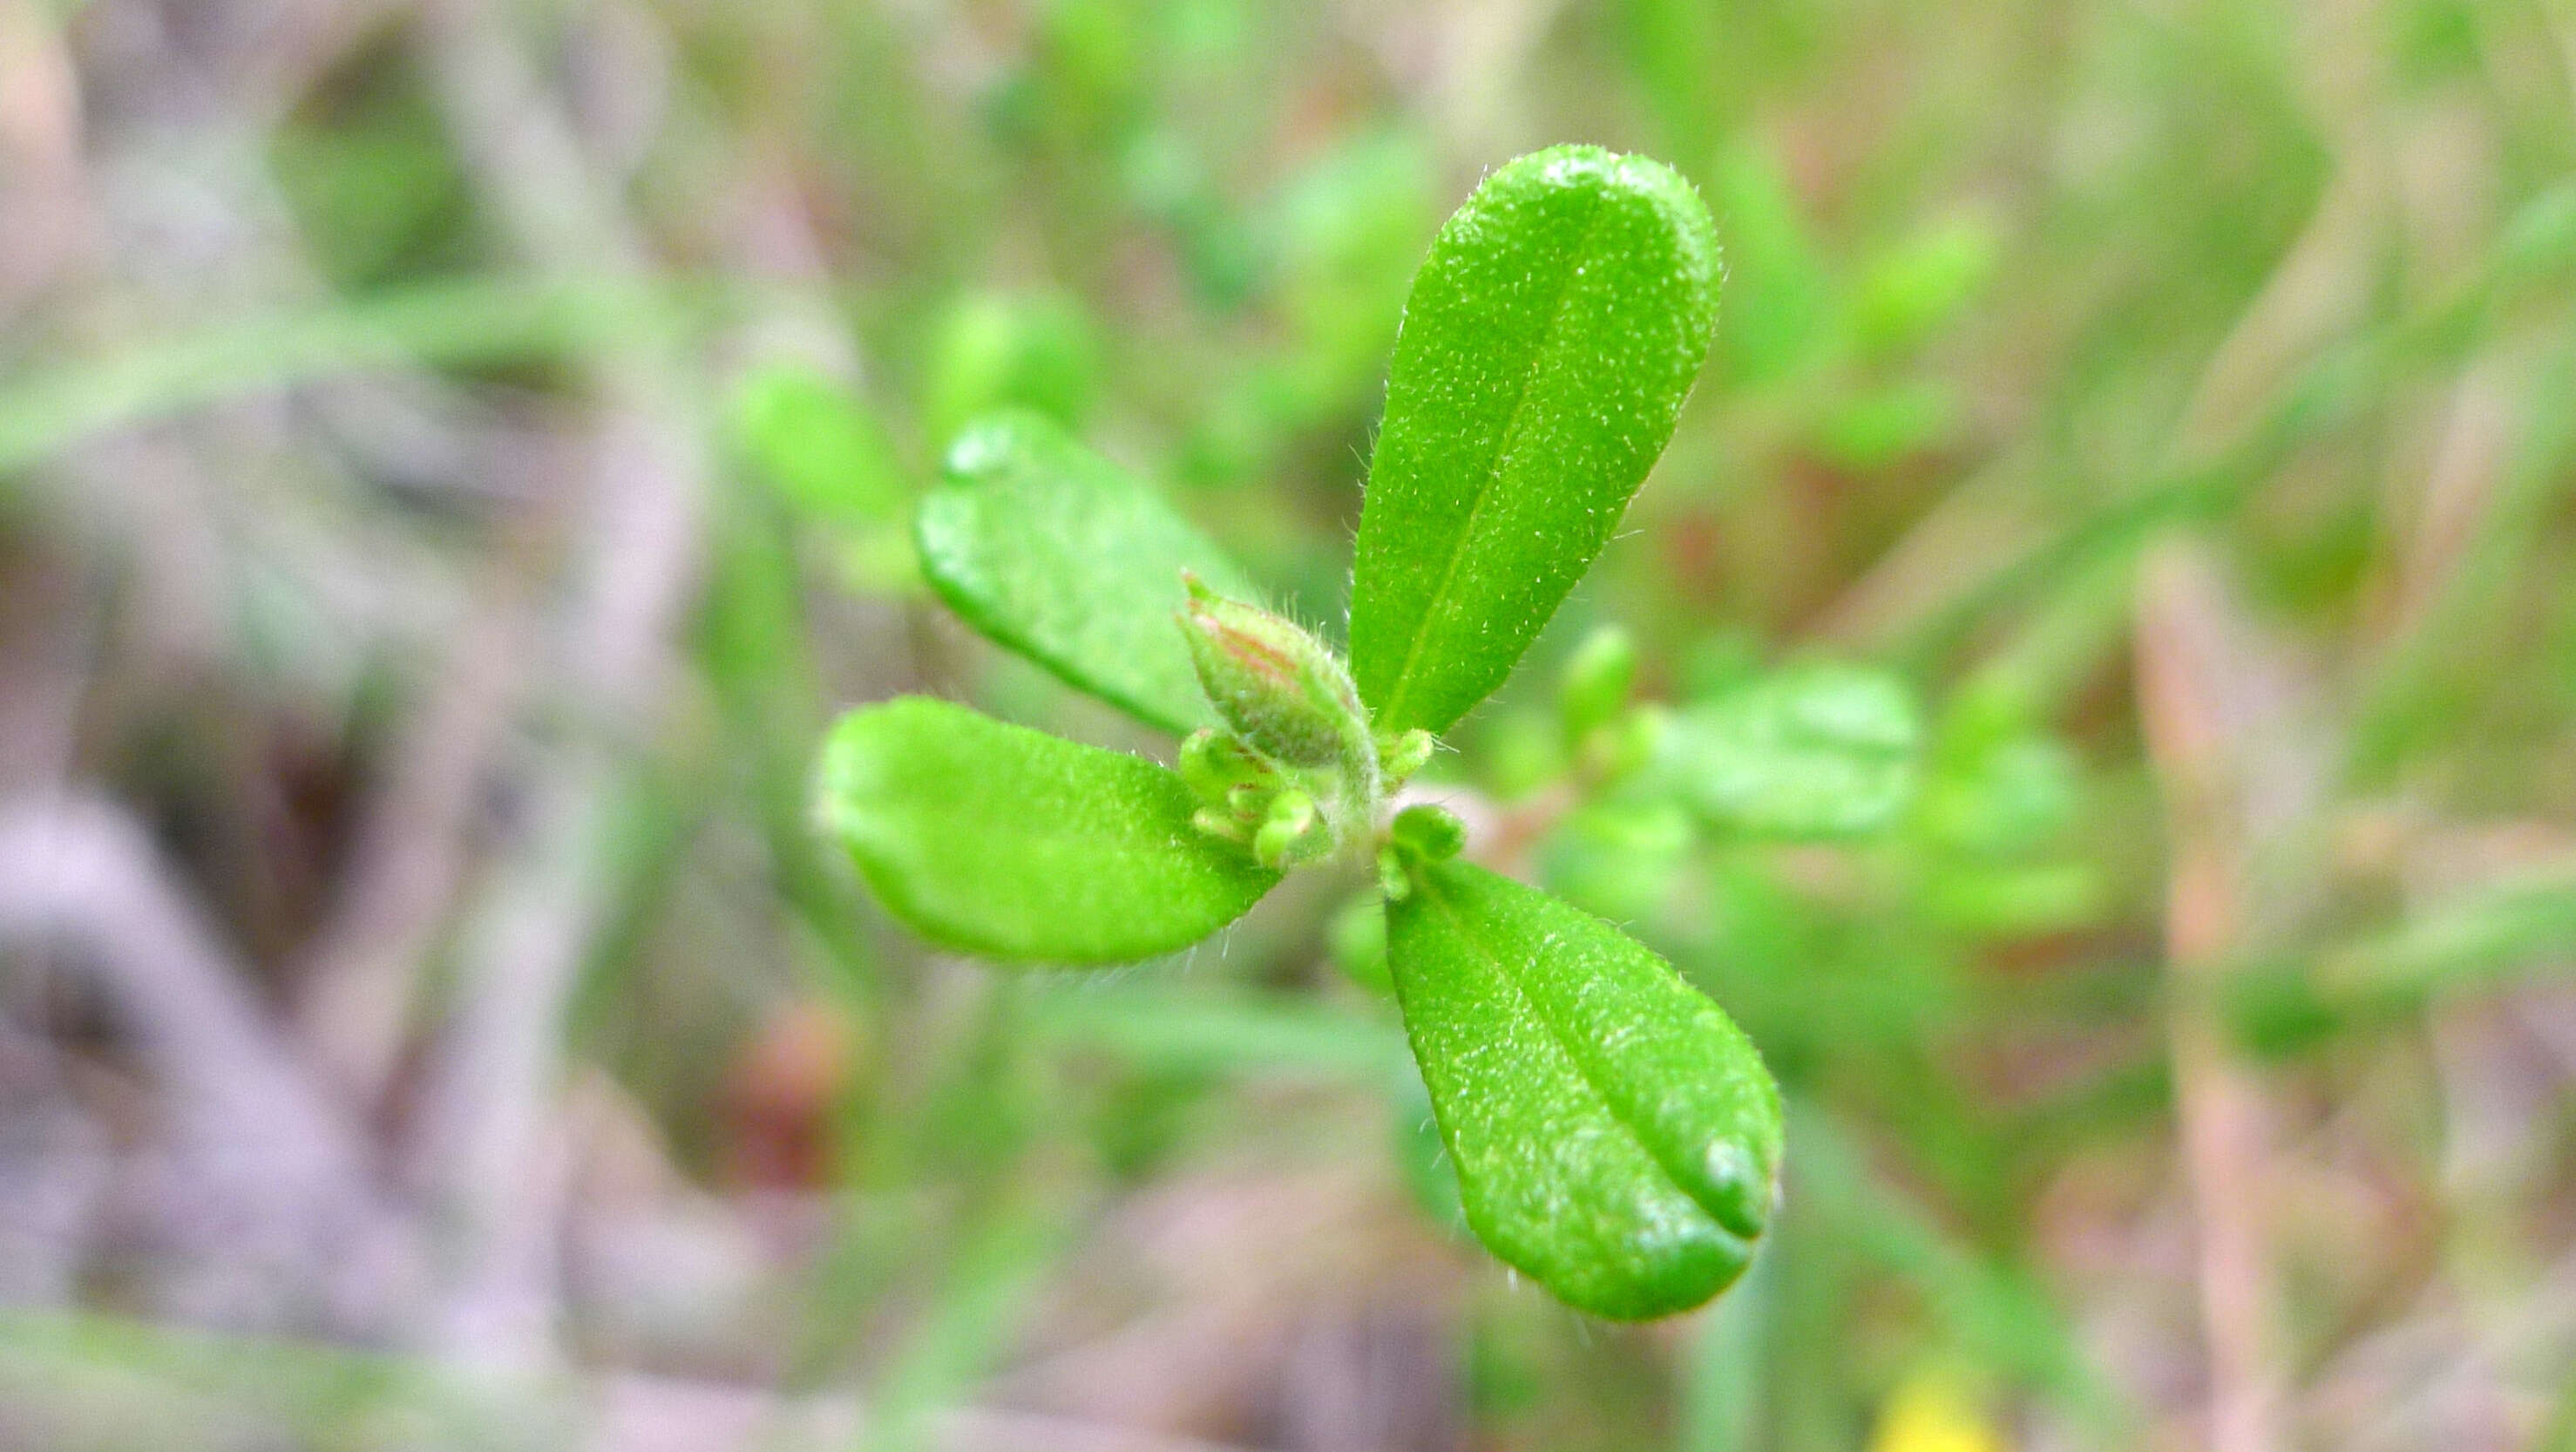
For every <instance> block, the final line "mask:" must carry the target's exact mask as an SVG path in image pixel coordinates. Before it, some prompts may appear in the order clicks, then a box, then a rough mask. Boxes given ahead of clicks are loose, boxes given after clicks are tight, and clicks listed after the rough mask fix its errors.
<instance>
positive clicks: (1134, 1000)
mask: <svg viewBox="0 0 2576 1452" xmlns="http://www.w3.org/2000/svg"><path fill="white" fill-rule="evenodd" d="M1028 1015H1029V1025H1030V1027H1031V1028H1033V1029H1034V1030H1036V1031H1037V1032H1039V1033H1041V1034H1044V1035H1045V1036H1047V1037H1048V1038H1050V1039H1053V1040H1055V1041H1057V1042H1059V1043H1062V1044H1066V1045H1071V1046H1079V1047H1081V1048H1085V1049H1093V1050H1099V1051H1102V1052H1106V1053H1111V1054H1115V1055H1117V1056H1118V1057H1119V1058H1121V1059H1124V1060H1126V1061H1127V1062H1129V1063H1131V1064H1134V1065H1136V1066H1137V1067H1139V1068H1144V1069H1151V1070H1153V1071H1155V1072H1157V1073H1165V1074H1227V1075H1248V1074H1263V1073H1268V1074H1278V1073H1286V1074H1290V1075H1294V1076H1298V1077H1312V1078H1328V1079H1333V1080H1339V1081H1342V1082H1346V1083H1351V1084H1371V1085H1373V1084H1375V1082H1376V1076H1377V1075H1378V1074H1379V1073H1380V1072H1381V1071H1382V1070H1383V1069H1384V1068H1385V1065H1386V1061H1387V1056H1388V1055H1390V1054H1400V1053H1402V1036H1401V1035H1399V1034H1398V1033H1397V1032H1396V1031H1395V1029H1394V1028H1393V1026H1392V1025H1388V1024H1385V1023H1381V1022H1378V1021H1375V1020H1373V1019H1370V1018H1366V1017H1362V1016H1359V1015H1355V1014H1352V1013H1350V1012H1347V1011H1344V1010H1341V1009H1337V1008H1334V1007H1331V1006H1328V1005H1324V1004H1319V1003H1317V1002H1315V1001H1314V1000H1313V999H1311V998H1304V997H1290V996H1287V995H1284V994H1275V993H1273V994H1256V993H1249V992H1243V991H1239V990H1237V991H1224V992H1211V991H1203V990H1195V989H1194V990H1192V991H1188V992H1183V991H1180V990H1178V989H1174V988H1169V987H1164V986H1162V985H1158V984H1157V985H1147V986H1143V987H1131V986H1127V985H1123V984H1102V983H1098V982H1095V981H1093V980H1091V979H1088V978H1085V979H1081V980H1078V981H1072V982H1069V983H1068V984H1067V985H1066V986H1064V987H1061V988H1050V989H1049V990H1047V991H1046V992H1044V993H1041V994H1038V995H1036V996H1034V997H1033V998H1032V999H1031V1000H1030V1001H1029V1005H1028Z"/></svg>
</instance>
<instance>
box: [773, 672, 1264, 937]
mask: <svg viewBox="0 0 2576 1452" xmlns="http://www.w3.org/2000/svg"><path fill="white" fill-rule="evenodd" d="M819 791H820V797H819V800H818V803H817V805H818V807H819V810H820V814H821V817H822V820H823V823H824V825H825V826H826V827H827V828H828V829H829V830H830V831H831V832H832V833H833V835H835V836H836V837H838V838H839V839H840V840H841V842H842V843H843V844H844V845H845V846H847V847H848V848H849V850H850V855H851V856H852V857H854V858H856V859H857V860H858V864H859V871H860V872H861V874H863V875H864V876H865V877H866V878H867V880H868V886H869V887H871V888H873V889H875V891H876V895H877V897H878V899H879V900H880V901H882V902H883V903H884V904H885V906H886V910H887V911H888V912H891V913H893V914H894V915H895V916H896V917H897V918H900V919H902V920H903V922H904V923H905V925H906V926H908V927H910V928H912V929H913V931H915V932H917V933H920V934H921V935H922V936H923V937H925V938H928V939H930V940H931V941H932V942H934V943H938V944H940V945H942V946H943V947H949V948H955V949H958V950H960V951H963V952H969V953H980V954H983V955H985V956H987V957H992V958H1007V959H1014V960H1019V961H1028V962H1048V963H1125V962H1133V961H1135V960H1136V959H1139V958H1151V957H1154V956H1156V955H1157V954H1162V953H1169V952H1173V951H1176V950H1178V949H1181V948H1186V947H1188V946H1189V945H1190V944H1192V943H1195V942H1197V941H1198V940H1199V939H1201V938H1204V937H1206V936H1207V935H1208V934H1210V933H1213V932H1215V931H1216V930H1217V929H1219V928H1221V927H1224V926H1225V925H1226V924H1227V923H1230V922H1232V921H1234V920H1235V919H1236V918H1238V917H1241V916H1242V915H1243V912H1244V910H1245V909H1246V908H1249V907H1251V906H1252V904H1253V903H1254V902H1255V901H1257V900H1258V899H1259V898H1260V896H1261V895H1262V894H1263V893H1264V892H1267V891H1268V890H1269V889H1270V885H1271V884H1272V883H1274V882H1276V881H1278V874H1277V873H1273V872H1264V871H1262V870H1261V869H1259V868H1257V867H1255V866H1253V864H1252V861H1251V859H1250V858H1249V857H1247V856H1245V854H1244V852H1243V849H1241V848H1240V847H1236V846H1233V845H1231V844H1228V843H1223V842H1219V841H1217V840H1215V839H1213V838H1211V837H1208V836H1207V835H1205V834H1204V833H1201V832H1199V831H1198V830H1196V829H1195V828H1193V827H1191V826H1190V813H1191V811H1192V810H1194V809H1195V807H1196V805H1197V804H1196V802H1195V801H1194V800H1193V799H1192V798H1191V796H1190V792H1189V788H1187V787H1185V786H1183V785H1182V784H1181V779H1180V778H1179V777H1177V776H1175V775H1173V774H1172V773H1171V772H1169V771H1166V770H1164V769H1163V768H1162V767H1159V766H1157V765H1155V764H1154V763H1152V762H1150V761H1147V760H1144V759H1143V758H1141V757H1135V756H1128V755H1125V754H1124V753H1121V752H1116V751H1103V750H1101V749H1100V748H1098V747H1096V746H1082V745H1078V744H1076V743H1074V742H1071V741H1065V740H1061V739H1059V738H1057V737H1053V736H1049V735H1047V734H1046V733H1044V732H1041V731H1031V730H1028V729H1026V728H1024V727H1019V726H1010V725H1005V724H1004V723H1002V722H999V721H996V720H994V719H992V718H991V717H989V716H985V715H982V714H980V713H978V712H975V711H970V710H968V709H967V708H965V707H963V706H959V705H954V704H951V703H949V702H946V701H937V700H932V699H930V698H928V697H925V696H905V697H902V698H900V699H897V700H894V701H889V702H887V703H885V704H883V705H878V706H869V707H865V708H863V709H861V710H857V711H853V712H851V713H850V714H849V715H847V716H845V717H843V718H842V719H841V723H840V724H839V725H838V726H836V727H834V728H833V730H832V735H831V738H830V740H829V741H827V742H826V743H825V745H824V748H823V763H822V773H821V781H820V786H819Z"/></svg>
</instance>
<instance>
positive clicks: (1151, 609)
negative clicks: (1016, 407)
mask: <svg viewBox="0 0 2576 1452" xmlns="http://www.w3.org/2000/svg"><path fill="white" fill-rule="evenodd" d="M914 533H915V538H916V539H917V541H918V542H919V545H920V548H921V569H922V573H923V574H924V575H925V576H926V577H928V579H929V581H930V584H931V588H933V589H935V590H937V591H938V592H939V596H940V598H941V599H943V600H946V601H947V602H948V604H949V606H950V608H952V609H954V610H955V611H956V612H957V613H958V614H959V615H960V616H962V617H963V618H964V619H965V621H966V623H967V624H969V625H972V626H974V627H975V628H976V629H977V630H978V631H981V632H982V633H983V634H984V635H986V636H988V637H990V638H991V639H993V640H994V641H995V642H997V643H999V644H1001V645H1005V646H1008V647H1009V648H1011V649H1012V650H1016V651H1018V652H1019V653H1020V654H1022V655H1025V656H1027V657H1028V658H1029V659H1031V660H1033V661H1036V662H1037V663H1038V664H1040V665H1042V666H1045V667H1046V668H1047V669H1048V670H1050V671H1053V672H1055V674H1057V675H1058V676H1061V677H1062V678H1063V679H1064V680H1065V681H1066V683H1068V684H1070V685H1072V686H1074V687H1076V688H1077V689H1080V690H1085V691H1089V692H1090V693H1092V694H1093V695H1095V696H1098V697H1100V698H1101V699H1102V700H1105V701H1107V702H1109V703H1110V704H1112V705H1115V706H1118V707H1120V708H1122V709H1124V710H1127V711H1130V712H1132V713H1134V714H1135V715H1136V716H1137V717H1139V718H1141V719H1143V720H1145V721H1148V722H1150V723H1152V724H1154V725H1156V726H1160V727H1162V728H1164V729H1165V730H1168V731H1191V730H1195V729H1196V728H1198V727H1200V726H1204V725H1208V724H1210V723H1212V722H1213V721H1215V719H1216V716H1215V713H1214V711H1213V710H1212V709H1211V708H1210V707H1209V705H1208V700H1207V694H1206V692H1205V691H1203V690H1201V689H1200V686H1199V679H1198V673H1197V670H1196V668H1195V667H1194V666H1192V664H1191V663H1190V653H1189V647H1188V645H1187V642H1186V641H1185V640H1184V638H1183V636H1182V634H1181V627H1180V625H1179V623H1178V622H1177V620H1176V619H1175V612H1176V611H1178V610H1179V609H1180V607H1181V605H1182V603H1183V602H1184V601H1185V600H1186V598H1187V596H1186V594H1185V593H1184V592H1183V590H1182V588H1181V571H1182V570H1184V569H1188V570H1193V571H1196V572H1197V573H1198V575H1199V577H1200V578H1201V579H1203V580H1205V581H1207V582H1208V584H1209V586H1210V587H1211V588H1213V589H1215V590H1216V591H1217V592H1218V593H1219V594H1222V595H1226V596H1229V597H1231V598H1235V599H1253V598H1257V597H1258V594H1259V592H1258V591H1256V590H1255V589H1254V588H1253V587H1252V585H1251V583H1250V582H1249V581H1247V580H1245V579H1244V578H1243V572H1242V571H1240V570H1238V569H1237V568H1235V566H1234V563H1233V562H1232V561H1231V560H1229V559H1227V558H1226V556H1225V552H1224V551H1223V550H1220V549H1219V548H1217V546H1216V544H1215V543H1214V542H1213V541H1211V540H1209V539H1208V538H1207V537H1206V536H1205V535H1203V534H1201V533H1199V532H1198V530H1196V529H1195V528H1193V527H1192V526H1191V525H1190V523H1189V521H1187V520H1185V519H1183V518H1181V516H1180V515H1179V514H1178V513H1176V512H1174V511H1173V509H1172V507H1171V506H1170V505H1169V504H1167V503H1165V502H1164V501H1163V499H1162V497H1161V496H1160V495H1158V494H1156V493H1155V492H1154V491H1153V490H1152V489H1151V488H1149V487H1147V486H1146V484H1145V483H1144V482H1143V481H1142V480H1140V479H1137V478H1136V477H1135V476H1133V475H1131V474H1129V473H1127V472H1126V471H1125V470H1123V469H1121V468H1119V467H1118V466H1117V465H1115V464H1112V463H1111V462H1109V461H1108V460H1107V459H1104V458H1102V457H1100V456H1099V455H1098V454H1096V453H1093V452H1092V451H1091V450H1089V449H1087V448H1084V447H1083V446H1082V445H1081V444H1080V443H1079V442H1077V441H1075V440H1074V439H1073V438H1072V437H1071V436H1070V435H1068V434H1066V433H1065V432H1064V431H1063V430H1062V429H1060V428H1058V427H1056V426H1055V425H1054V424H1053V423H1051V422H1049V421H1048V420H1046V419H1044V418H1041V417H1039V416H1038V415H1036V414H1032V413H1025V412H1013V413H1005V414H996V415H993V416H991V417H989V418H985V419H981V420H978V421H977V422H976V423H975V424H973V425H972V426H971V427H969V428H968V429H967V430H966V431H965V432H964V433H963V434H961V435H959V436H958V439H957V442H956V443H955V444H954V445H953V446H951V447H950V449H949V451H948V461H947V466H946V468H945V470H944V473H943V478H942V480H941V483H940V485H939V487H938V488H936V489H933V490H932V491H931V492H930V493H929V494H928V495H927V496H926V497H924V498H923V500H922V501H921V512H920V514H919V515H918V517H917V519H916V523H915V529H914Z"/></svg>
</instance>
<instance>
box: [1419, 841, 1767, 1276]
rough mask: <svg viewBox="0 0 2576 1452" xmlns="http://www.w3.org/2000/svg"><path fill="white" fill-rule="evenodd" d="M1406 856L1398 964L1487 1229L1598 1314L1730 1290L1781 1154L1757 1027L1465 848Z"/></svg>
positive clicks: (1451, 1138) (1449, 1136)
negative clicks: (1745, 1027)
mask: <svg viewBox="0 0 2576 1452" xmlns="http://www.w3.org/2000/svg"><path fill="white" fill-rule="evenodd" d="M1412 871H1413V873H1414V890H1413V891H1412V892H1411V893H1409V894H1408V895H1407V896H1406V897H1405V899H1404V900H1403V901H1402V902H1399V903H1395V904H1393V905H1392V906H1390V907H1389V908H1388V910H1387V948H1388V961H1389V962H1390V964H1391V965H1392V966H1393V968H1394V971H1395V984H1396V993H1397V997H1398V1000H1399V1001H1400V1002H1401V1003H1402V1005H1403V1008H1404V1022H1405V1028H1406V1031H1407V1032H1408V1033H1409V1034H1411V1036H1412V1039H1413V1047H1414V1053H1415V1054H1416V1056H1417V1057H1418V1058H1419V1059H1420V1060H1421V1063H1422V1073H1423V1080H1424V1082H1425V1083H1426V1084H1427V1085H1428V1086H1429V1087H1430V1090H1431V1102H1432V1105H1433V1107H1434V1109H1435V1110H1436V1111H1437V1113H1438V1117H1439V1121H1440V1131H1441V1135H1442V1137H1443V1138H1444V1139H1446V1140H1447V1142H1448V1145H1449V1151H1450V1154H1451V1155H1452V1156H1453V1157H1454V1158H1455V1159H1456V1161H1457V1165H1458V1176H1459V1184H1460V1192H1461V1194H1462V1196H1463V1198H1464V1200H1465V1203H1466V1208H1467V1220H1468V1223H1469V1224H1470V1225H1472V1226H1473V1227H1474V1228H1475V1231H1476V1234H1477V1236H1478V1237H1479V1238H1480V1239H1482V1240H1483V1241H1484V1242H1485V1245H1486V1247H1487V1248H1488V1249H1490V1250H1492V1251H1493V1252H1494V1254H1495V1255H1497V1256H1499V1257H1501V1258H1502V1259H1503V1260H1504V1261H1506V1262H1508V1263H1510V1264H1511V1265H1514V1266H1517V1267H1518V1268H1520V1269H1521V1270H1522V1271H1523V1272H1525V1273H1527V1274H1528V1275H1530V1276H1533V1277H1535V1278H1536V1279H1537V1280H1538V1281H1539V1282H1540V1283H1541V1284H1543V1285H1545V1286H1546V1287H1547V1288H1548V1289H1549V1290H1551V1291H1553V1292H1555V1293H1556V1295H1557V1297H1558V1298H1559V1299H1561V1300H1563V1301H1565V1302H1566V1303H1567V1304H1569V1305H1572V1306H1574V1307H1576V1308H1578V1309H1581V1310H1585V1311H1590V1312H1592V1313H1594V1314H1595V1315H1600V1316H1609V1317H1614V1318H1617V1319H1621V1320H1634V1319H1641V1318H1644V1317H1649V1316H1661V1315H1667V1314H1669V1313H1671V1312H1675V1311H1680V1310H1685V1309H1688V1308H1689V1307H1692V1306H1696V1305H1698V1304H1699V1303H1700V1302H1702V1301H1705V1300H1707V1299H1708V1298H1709V1297H1710V1296H1713V1295H1715V1294H1716V1293H1717V1292H1719V1291H1720V1290H1723V1289H1724V1288H1725V1287H1726V1286H1727V1285H1728V1284H1729V1283H1731V1282H1732V1281H1733V1280H1734V1279H1735V1278H1736V1277H1737V1276H1738V1275H1740V1274H1741V1273H1742V1272H1743V1270H1744V1266H1745V1263H1746V1261H1747V1260H1748V1259H1749V1258H1750V1257H1751V1255H1752V1250H1753V1242H1754V1240H1755V1239H1756V1238H1757V1237H1758V1236H1760V1234H1761V1233H1762V1229H1763V1227H1764V1225H1765V1224H1766V1223H1767V1222H1768V1220H1769V1218H1770V1213H1771V1200H1772V1185H1773V1180H1774V1176H1775V1175H1776V1174H1777V1171H1778V1166H1779V1163H1780V1147H1781V1130H1780V1096H1779V1089H1778V1088H1777V1086H1775V1085H1774V1084H1773V1083H1772V1081H1771V1075H1770V1073H1769V1071H1767V1070H1766V1069H1764V1068H1763V1066H1762V1061H1761V1059H1760V1057H1759V1056H1758V1055H1757V1054H1756V1053H1755V1052H1754V1049H1753V1045H1752V1043H1751V1041H1750V1040H1748V1039H1746V1038H1745V1036H1744V1034H1743V1032H1742V1031H1741V1030H1739V1029H1738V1028H1736V1026H1735V1024H1734V1023H1733V1022H1732V1021H1731V1020H1729V1019H1728V1018H1727V1016H1726V1015H1725V1014H1724V1013H1723V1012H1721V1011H1720V1010H1719V1009H1718V1007H1717V1005H1716V1004H1714V1003H1712V1002H1710V1001H1709V1000H1708V998H1707V997H1706V996H1704V995H1702V994H1701V993H1699V992H1698V991H1697V990H1695V989H1693V988H1691V987H1690V986H1689V985H1687V984H1685V983H1683V982H1682V980H1681V979H1680V978H1679V977H1677V976H1675V974H1674V973H1673V970H1672V968H1671V966H1670V965H1668V964H1666V963H1665V962H1664V961H1663V960H1662V959H1661V958H1658V957H1656V956H1655V955H1654V954H1653V953H1651V952H1649V951H1648V950H1647V949H1646V948H1645V947H1644V946H1643V945H1641V944H1639V943H1637V942H1636V941H1635V940H1634V939H1631V938H1629V937H1628V936H1627V935H1626V934H1623V933H1621V932H1619V931H1618V930H1617V929H1615V928H1613V927H1611V926H1610V925H1609V924H1607V923H1604V922H1602V921H1601V920H1600V919H1598V918H1595V917H1593V916H1591V915H1590V914H1588V913H1585V912H1583V911H1581V910H1580V909H1578V908H1574V907H1571V906H1569V905H1567V904H1565V903H1563V902H1560V901H1558V900H1556V899H1555V898H1552V897H1550V896H1548V895H1547V894H1545V893H1543V892H1540V891H1538V890H1536V889H1534V888H1529V887H1524V886H1522V885H1521V884H1519V883H1517V882H1514V881H1512V880H1511V879H1509V878H1505V877H1499V876H1497V875H1495V874H1494V873H1491V872H1488V871H1486V870H1485V869H1483V868H1480V867H1475V866H1472V865H1470V864H1467V863H1463V862H1445V863H1437V864H1430V865H1427V866H1426V865H1421V864H1416V865H1415V866H1414V867H1413V869H1412Z"/></svg>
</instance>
